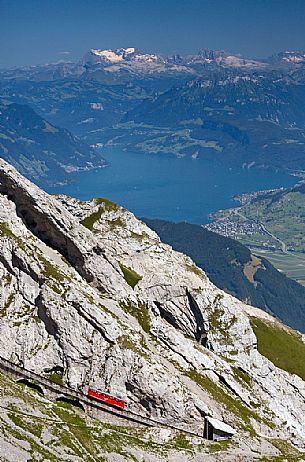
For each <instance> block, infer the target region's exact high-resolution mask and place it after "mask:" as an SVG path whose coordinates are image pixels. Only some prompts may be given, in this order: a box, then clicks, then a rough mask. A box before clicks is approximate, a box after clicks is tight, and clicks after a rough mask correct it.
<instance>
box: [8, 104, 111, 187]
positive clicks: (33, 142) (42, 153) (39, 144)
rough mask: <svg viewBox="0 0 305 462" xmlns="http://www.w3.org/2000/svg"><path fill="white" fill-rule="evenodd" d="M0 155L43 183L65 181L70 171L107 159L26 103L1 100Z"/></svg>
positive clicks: (89, 167) (103, 163)
mask: <svg viewBox="0 0 305 462" xmlns="http://www.w3.org/2000/svg"><path fill="white" fill-rule="evenodd" d="M0 156H1V157H2V158H4V159H5V160H7V161H8V162H10V163H12V164H13V165H15V167H16V168H18V169H19V170H20V171H21V172H22V173H23V174H24V175H26V176H27V177H29V178H31V179H33V180H35V181H38V182H40V183H41V184H42V183H48V184H52V183H54V182H63V181H64V182H67V181H68V177H69V172H72V171H77V170H89V169H92V168H97V167H104V166H105V165H106V161H105V160H104V159H103V158H102V157H100V156H99V155H97V154H96V153H95V152H94V151H93V149H92V148H90V147H89V145H87V144H86V143H84V142H83V141H81V140H80V139H78V138H77V137H75V136H73V135H72V134H71V133H70V132H69V131H68V130H65V129H62V128H58V127H56V126H54V125H52V124H51V123H49V122H47V121H46V120H45V119H43V118H41V117H40V116H39V115H38V114H37V113H36V112H35V111H34V110H33V109H31V108H30V107H29V106H26V105H21V104H16V103H13V104H0Z"/></svg>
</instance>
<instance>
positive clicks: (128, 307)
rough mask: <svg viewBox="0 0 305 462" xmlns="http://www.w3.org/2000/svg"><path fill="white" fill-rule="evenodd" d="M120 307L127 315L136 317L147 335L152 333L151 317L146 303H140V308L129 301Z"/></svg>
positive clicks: (121, 303)
mask: <svg viewBox="0 0 305 462" xmlns="http://www.w3.org/2000/svg"><path fill="white" fill-rule="evenodd" d="M120 307H121V308H122V309H123V310H124V311H126V313H129V314H131V315H132V316H133V317H135V318H136V319H137V321H138V323H139V324H140V326H141V327H142V329H143V330H144V331H145V332H146V333H148V332H150V327H151V326H150V317H149V313H148V308H147V306H146V305H145V303H139V304H138V306H135V305H133V304H132V303H131V302H129V301H128V302H125V301H122V302H120Z"/></svg>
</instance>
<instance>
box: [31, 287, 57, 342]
mask: <svg viewBox="0 0 305 462" xmlns="http://www.w3.org/2000/svg"><path fill="white" fill-rule="evenodd" d="M35 305H36V306H37V314H38V317H39V319H40V320H41V321H42V322H43V323H44V325H45V329H46V331H47V332H48V334H49V335H51V336H52V337H54V338H55V339H57V338H58V326H57V324H56V323H55V321H54V320H53V319H52V318H51V316H49V314H48V312H47V309H46V307H45V306H44V305H43V303H42V300H41V297H40V296H38V297H37V298H36V300H35Z"/></svg>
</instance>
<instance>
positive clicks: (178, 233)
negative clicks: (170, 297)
mask: <svg viewBox="0 0 305 462" xmlns="http://www.w3.org/2000/svg"><path fill="white" fill-rule="evenodd" d="M145 222H146V224H147V225H148V226H149V227H150V228H151V229H153V230H154V231H156V233H157V234H158V235H159V237H160V239H161V240H162V242H165V243H166V244H169V245H171V246H172V247H173V248H174V249H175V250H177V251H179V252H183V253H185V254H186V255H189V256H190V257H191V258H192V259H193V260H194V262H195V263H196V265H197V266H199V268H201V269H203V270H204V271H205V272H206V273H207V275H208V277H209V279H210V280H211V281H212V282H213V283H214V284H215V285H216V286H217V287H219V288H220V289H222V290H224V291H225V292H228V293H230V294H232V295H234V297H237V298H238V299H239V300H241V301H244V302H246V303H248V304H250V305H252V306H256V307H258V308H261V309H263V310H265V311H267V312H268V313H271V314H272V315H273V316H275V317H277V318H279V319H281V320H282V321H283V322H284V323H285V324H287V325H289V326H291V327H293V328H294V329H298V330H300V331H301V332H305V287H303V286H302V285H301V284H298V283H297V282H296V281H293V280H292V279H289V278H288V277H286V276H285V275H284V274H283V273H281V272H280V271H278V270H276V269H275V268H274V266H272V265H271V263H269V261H268V260H266V259H265V258H263V257H260V258H258V257H256V256H255V255H254V254H253V253H251V251H250V250H249V249H248V248H247V247H246V246H244V245H242V244H240V243H239V242H237V241H236V240H234V239H230V238H228V237H224V236H221V235H219V234H216V233H214V232H211V231H208V230H207V229H204V228H203V227H202V226H199V225H193V224H190V223H172V222H169V221H164V220H152V219H145Z"/></svg>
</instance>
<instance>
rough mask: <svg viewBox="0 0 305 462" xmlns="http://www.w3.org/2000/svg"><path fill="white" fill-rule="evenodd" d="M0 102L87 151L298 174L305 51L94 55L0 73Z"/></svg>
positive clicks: (303, 160)
mask: <svg viewBox="0 0 305 462" xmlns="http://www.w3.org/2000/svg"><path fill="white" fill-rule="evenodd" d="M1 100H2V101H4V102H7V103H17V104H22V105H28V106H29V107H31V108H32V109H33V110H34V111H35V112H36V113H37V114H38V115H39V116H40V117H42V118H43V119H45V120H46V121H48V122H49V123H51V124H52V125H55V126H59V127H64V128H66V129H67V130H69V131H71V133H73V135H75V136H77V137H81V138H82V140H83V142H84V143H86V144H87V148H86V149H89V148H88V145H91V146H92V147H94V146H99V147H100V146H116V145H117V146H120V147H123V148H124V149H126V150H132V151H139V152H147V153H150V154H154V153H159V154H163V153H170V154H174V155H176V156H178V157H182V156H192V157H193V158H197V157H200V156H205V157H211V158H215V157H217V158H218V159H220V160H224V161H228V162H231V163H237V164H239V165H243V166H245V167H252V166H259V167H263V168H273V169H280V170H285V171H287V172H293V173H296V174H298V175H300V176H304V175H305V173H304V172H305V52H293V51H284V52H280V53H278V54H275V55H273V56H271V57H269V58H267V59H261V60H257V59H256V60H254V59H248V58H243V57H241V56H239V55H234V54H229V53H226V52H224V51H213V50H202V51H200V52H198V53H197V54H193V55H187V56H182V55H178V54H176V55H174V56H169V57H163V56H161V55H159V54H151V53H144V52H141V51H139V50H138V49H136V48H134V47H130V48H119V49H115V50H103V49H92V50H89V51H88V52H87V53H86V54H85V56H84V57H83V58H82V59H80V60H79V62H77V63H65V62H60V63H55V64H47V65H45V66H43V65H40V66H30V67H23V68H18V69H8V70H2V71H0V101H1ZM83 148H84V145H83ZM90 152H91V154H90V156H92V155H93V154H92V151H90ZM40 155H41V154H40ZM90 156H89V157H90ZM10 161H11V162H12V161H13V159H12V158H11V159H10ZM89 161H90V160H89ZM90 162H91V161H90ZM23 173H26V172H25V171H23ZM32 178H35V177H32Z"/></svg>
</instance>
